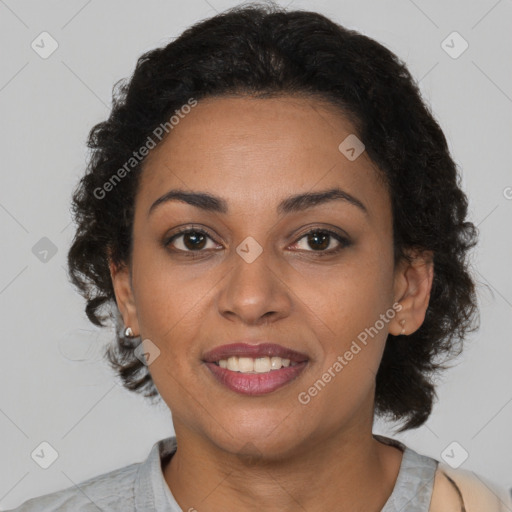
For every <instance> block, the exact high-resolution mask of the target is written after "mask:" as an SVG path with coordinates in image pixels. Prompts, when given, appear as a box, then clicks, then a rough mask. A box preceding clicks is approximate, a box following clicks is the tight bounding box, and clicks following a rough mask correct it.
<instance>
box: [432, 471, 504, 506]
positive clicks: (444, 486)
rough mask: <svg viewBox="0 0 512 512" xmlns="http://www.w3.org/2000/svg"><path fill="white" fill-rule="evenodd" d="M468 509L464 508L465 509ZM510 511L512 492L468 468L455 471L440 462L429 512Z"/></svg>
mask: <svg viewBox="0 0 512 512" xmlns="http://www.w3.org/2000/svg"><path fill="white" fill-rule="evenodd" d="M463 507H464V508H463ZM464 510H465V512H481V511H485V512H509V511H512V499H511V496H510V493H509V492H508V491H507V490H506V489H504V488H500V487H499V486H497V485H496V484H494V483H492V482H490V481H489V480H487V479H485V478H483V477H482V476H480V475H478V474H476V473H474V472H473V471H469V470H465V469H453V468H452V467H450V466H449V465H447V464H445V463H439V464H438V468H437V471H436V473H435V478H434V488H433V492H432V500H431V503H430V509H429V512H452V511H453V512H461V511H464Z"/></svg>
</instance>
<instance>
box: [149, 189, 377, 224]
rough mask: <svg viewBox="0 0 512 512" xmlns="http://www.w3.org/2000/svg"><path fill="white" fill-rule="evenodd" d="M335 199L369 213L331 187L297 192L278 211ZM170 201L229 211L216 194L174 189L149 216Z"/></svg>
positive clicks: (350, 196) (150, 210) (223, 200)
mask: <svg viewBox="0 0 512 512" xmlns="http://www.w3.org/2000/svg"><path fill="white" fill-rule="evenodd" d="M335 200H341V201H345V202H346V203H348V204H351V205H353V206H356V207H357V208H359V209H360V210H361V211H363V212H364V213H365V214H368V210H367V209H366V207H365V206H364V204H363V203H362V202H361V201H360V200H359V199H357V198H355V197H354V196H353V195H351V194H349V193H348V192H345V191H344V190H342V189H340V188H331V189H328V190H321V191H319V192H307V193H305V194H297V195H293V196H290V197H287V198H286V199H284V200H283V201H281V202H280V203H279V205H278V207H277V213H278V214H280V215H282V214H288V213H292V212H300V211H304V210H307V209H308V208H312V207H314V206H317V205H320V204H324V203H327V202H330V201H335ZM170 201H180V202H183V203H187V204H190V205H192V206H195V207H196V208H200V209H201V210H204V211H208V212H215V213H224V214H226V213H228V203H227V201H226V200H225V199H223V198H221V197H218V196H214V195H211V194H208V193H206V192H188V191H184V190H176V189H173V190H169V192H167V193H166V194H164V195H163V196H161V197H159V198H158V199H157V200H156V201H155V202H154V203H153V204H152V205H151V207H150V208H149V211H148V217H149V215H151V213H153V211H154V210H155V209H156V208H157V207H158V206H160V205H162V204H164V203H168V202H170Z"/></svg>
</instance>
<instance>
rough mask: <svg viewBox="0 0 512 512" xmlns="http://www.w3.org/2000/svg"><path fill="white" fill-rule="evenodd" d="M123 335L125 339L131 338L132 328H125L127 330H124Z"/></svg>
mask: <svg viewBox="0 0 512 512" xmlns="http://www.w3.org/2000/svg"><path fill="white" fill-rule="evenodd" d="M124 335H125V336H126V337H127V338H133V331H132V328H131V327H127V328H126V329H125V330H124Z"/></svg>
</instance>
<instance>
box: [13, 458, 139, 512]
mask: <svg viewBox="0 0 512 512" xmlns="http://www.w3.org/2000/svg"><path fill="white" fill-rule="evenodd" d="M140 465H141V463H134V464H130V465H128V466H124V467H122V468H118V469H115V470H113V471H109V472H108V473H103V474H101V475H97V476H94V477H92V478H89V479H88V480H84V481H83V482H81V483H79V484H78V485H76V486H75V485H72V486H70V487H67V488H65V489H62V490H59V491H55V492H52V493H49V494H45V495H43V496H38V497H36V498H32V499H29V500H27V501H25V502H24V503H22V504H21V505H20V506H19V507H17V508H15V509H12V510H9V511H6V512H64V511H69V510H75V511H80V512H89V511H91V512H93V511H94V512H98V510H102V511H103V512H110V511H123V512H129V511H130V510H134V486H135V480H136V477H137V471H138V469H139V467H140Z"/></svg>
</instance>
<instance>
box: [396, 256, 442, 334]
mask: <svg viewBox="0 0 512 512" xmlns="http://www.w3.org/2000/svg"><path fill="white" fill-rule="evenodd" d="M409 256H410V257H411V261H408V260H406V259H404V260H402V261H401V262H400V263H399V264H398V265H397V269H396V270H395V280H394V291H395V302H398V303H399V304H400V305H401V306H402V309H400V311H398V312H397V314H396V316H395V317H394V318H393V321H392V322H391V323H390V326H389V332H390V333H391V334H393V335H394V336H398V335H400V334H404V335H408V334H412V333H413V332H415V331H416V330H418V329H419V328H420V327H421V324H422V323H423V321H424V320H425V313H426V311H427V308H428V303H429V300H430V292H431V289H432V281H433V279H434V256H433V252H432V251H409Z"/></svg>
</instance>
